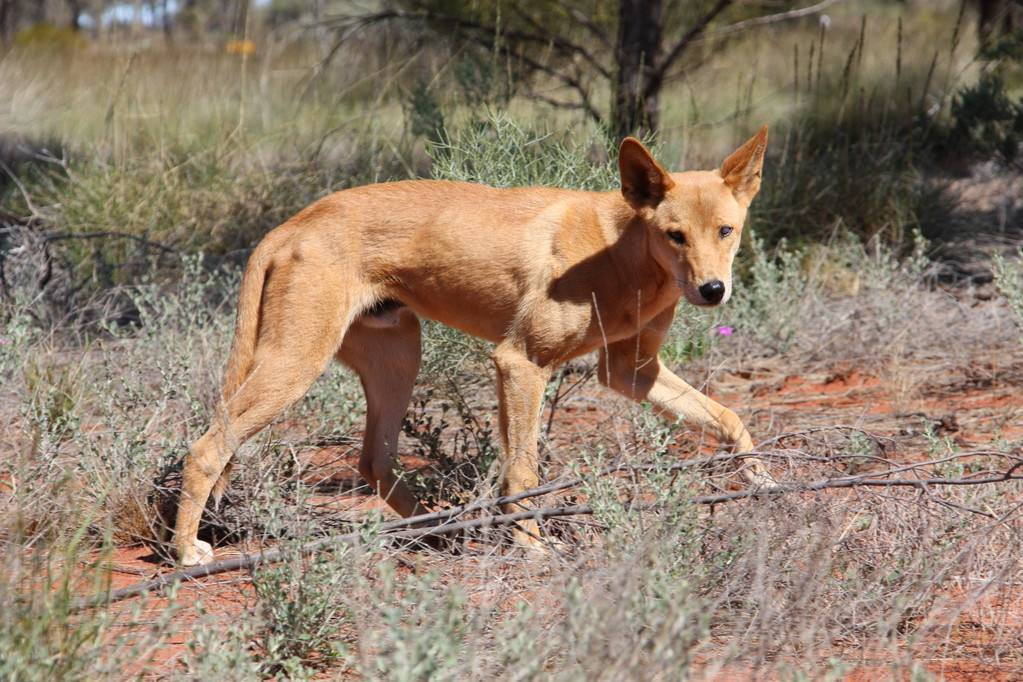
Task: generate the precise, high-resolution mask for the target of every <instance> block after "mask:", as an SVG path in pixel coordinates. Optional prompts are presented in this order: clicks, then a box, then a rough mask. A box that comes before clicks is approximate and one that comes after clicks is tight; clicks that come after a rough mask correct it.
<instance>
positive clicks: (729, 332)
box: [717, 324, 735, 336]
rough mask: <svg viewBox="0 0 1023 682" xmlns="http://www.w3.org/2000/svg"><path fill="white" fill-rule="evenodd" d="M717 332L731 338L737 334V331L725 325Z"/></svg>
mask: <svg viewBox="0 0 1023 682" xmlns="http://www.w3.org/2000/svg"><path fill="white" fill-rule="evenodd" d="M717 332H718V334H720V335H721V336H731V335H732V334H734V333H735V330H734V329H732V328H731V327H729V326H728V325H724V324H723V325H721V326H719V327H718V328H717Z"/></svg>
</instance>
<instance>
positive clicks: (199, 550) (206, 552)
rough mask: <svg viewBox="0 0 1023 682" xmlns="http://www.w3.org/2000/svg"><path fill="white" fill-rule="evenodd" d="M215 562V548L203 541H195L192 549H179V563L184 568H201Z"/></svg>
mask: <svg viewBox="0 0 1023 682" xmlns="http://www.w3.org/2000/svg"><path fill="white" fill-rule="evenodd" d="M212 561H213V546H212V545H211V544H210V543H208V542H204V541H202V540H193V541H192V546H191V547H186V548H179V549H178V563H179V564H181V565H182V566H199V565H202V564H208V563H211V562H212Z"/></svg>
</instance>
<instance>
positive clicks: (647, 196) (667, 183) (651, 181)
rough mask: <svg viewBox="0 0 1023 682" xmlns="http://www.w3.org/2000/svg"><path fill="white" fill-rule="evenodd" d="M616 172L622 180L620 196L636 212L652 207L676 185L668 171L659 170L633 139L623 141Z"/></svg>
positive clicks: (655, 162)
mask: <svg viewBox="0 0 1023 682" xmlns="http://www.w3.org/2000/svg"><path fill="white" fill-rule="evenodd" d="M618 171H619V172H620V173H621V177H622V196H623V197H625V201H627V202H628V203H629V205H630V206H632V207H633V208H634V209H636V210H639V209H641V208H654V207H655V206H657V204H659V203H661V201H662V200H663V199H664V195H665V194H667V192H668V190H670V189H671V188H672V187H674V186H675V181H674V180H672V179H671V175H669V174H668V171H666V170H664V169H663V168H661V164H659V163H657V161H655V160H654V157H653V156H651V155H650V152H649V151H647V148H646V147H644V146H643V143H642V142H640V141H639V140H637V139H636V138H634V137H627V138H625V139H624V140H622V146H621V147H620V148H619V150H618Z"/></svg>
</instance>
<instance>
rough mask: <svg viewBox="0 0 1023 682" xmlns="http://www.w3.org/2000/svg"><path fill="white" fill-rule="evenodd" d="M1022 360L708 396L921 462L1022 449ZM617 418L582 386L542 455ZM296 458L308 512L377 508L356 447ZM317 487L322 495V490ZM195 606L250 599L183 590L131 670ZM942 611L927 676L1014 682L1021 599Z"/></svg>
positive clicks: (235, 610)
mask: <svg viewBox="0 0 1023 682" xmlns="http://www.w3.org/2000/svg"><path fill="white" fill-rule="evenodd" d="M1021 355H1023V354H1017V355H1015V356H1012V355H1011V354H1009V355H1006V354H1004V353H991V354H990V356H985V355H984V354H983V353H978V354H977V356H976V358H975V361H974V362H973V363H971V365H970V366H968V367H965V368H962V369H960V370H958V371H952V372H949V371H948V369H947V367H943V368H942V371H940V372H937V371H934V368H933V367H931V366H929V365H928V361H927V359H926V358H925V359H921V360H918V361H915V362H914V363H912V364H910V365H908V366H906V367H903V368H901V369H900V371H899V372H898V373H897V374H898V375H897V376H893V375H888V376H879V375H876V374H869V373H866V372H864V371H862V370H860V369H857V368H855V367H853V366H847V365H835V366H832V367H828V368H827V369H826V370H823V371H817V372H815V373H812V374H789V373H786V372H785V371H784V370H782V369H781V368H780V367H778V366H774V365H773V364H771V363H770V362H766V361H765V362H763V363H761V364H760V365H759V366H754V367H746V368H744V369H742V370H741V371H734V372H730V371H727V369H726V370H722V371H719V372H717V373H716V374H715V377H714V380H713V381H712V382H710V384H709V386H707V390H708V392H709V393H710V394H711V395H712V396H714V397H716V398H718V399H719V400H721V401H722V402H724V403H725V404H728V405H730V406H733V407H737V408H738V410H737V411H739V412H740V413H741V414H742V416H743V417H744V418H745V419H746V420H747V423H748V424H749V426H750V429H751V431H752V432H753V433H754V434H757V435H758V436H759V437H761V438H764V437H768V436H771V435H775V434H778V433H781V432H789V431H794V430H798V429H806V428H813V427H815V426H822V425H833V424H846V425H854V426H858V427H862V428H865V429H868V430H870V431H871V432H874V433H877V434H880V435H884V436H890V437H891V438H892V439H894V450H895V451H893V452H887V453H886V454H887V455H888V456H891V457H897V458H899V459H908V460H912V459H914V458H925V457H926V440H925V438H924V436H923V426H924V424H925V422H929V423H931V424H932V425H933V427H934V429H935V432H936V433H937V434H939V435H942V436H949V437H951V438H953V439H954V440H955V442H956V443H957V444H959V445H960V446H962V447H963V448H979V447H982V446H984V445H987V444H991V443H993V442H995V441H996V440H999V439H1005V440H1016V441H1018V440H1021V439H1023V395H1021V393H1020V389H1019V387H1020V386H1021V385H1023V357H1021ZM618 409H626V408H625V407H624V406H622V405H620V404H619V403H618V402H617V401H616V400H615V399H609V398H608V397H607V394H606V393H604V392H603V391H602V389H600V387H599V386H596V384H595V382H592V381H591V382H589V383H587V384H586V385H585V387H584V388H583V389H582V390H580V391H576V392H574V393H573V394H572V395H571V396H570V398H569V399H566V400H565V401H564V402H563V404H562V405H561V406H560V407H559V410H558V413H557V414H556V415H555V419H554V420H553V426H552V429H551V431H550V437H549V440H548V442H547V450H548V452H549V453H557V452H561V451H562V450H567V449H568V448H567V447H566V448H562V446H567V445H569V444H571V443H572V442H573V441H575V440H576V439H577V438H580V437H582V435H584V434H585V435H587V437H590V436H592V434H593V433H594V431H599V430H601V429H604V430H607V426H606V425H607V424H608V423H609V414H608V413H609V412H613V411H615V410H618ZM545 420H546V415H545ZM545 423H546V421H545ZM612 423H613V420H612ZM682 449H686V448H684V447H683V448H682ZM301 458H302V460H303V461H304V462H305V464H306V466H307V468H306V470H305V473H304V475H305V477H306V480H307V481H308V482H310V483H318V484H320V486H319V488H320V489H321V490H323V491H324V492H323V494H321V495H320V496H319V497H317V498H316V499H315V501H316V502H319V503H322V504H325V505H329V507H330V508H331V509H336V510H337V511H338V513H339V514H345V515H349V516H357V515H358V514H359V513H361V512H365V511H367V510H369V509H382V508H384V507H383V505H382V504H381V502H380V501H379V500H378V499H377V498H376V497H374V496H371V495H368V494H366V493H365V492H364V491H360V490H359V488H358V486H359V485H360V480H359V477H358V473H357V471H356V468H355V467H356V462H357V459H358V449H357V447H355V446H354V445H352V446H338V447H330V448H310V449H308V450H306V451H304V452H303V453H301ZM555 459H556V458H555ZM403 463H404V464H405V466H406V467H409V468H416V467H422V466H424V465H425V464H426V462H424V461H422V460H417V459H416V458H413V457H405V458H404V461H403ZM327 482H329V483H330V484H331V485H323V484H325V483H327ZM243 549H248V550H251V548H241V547H235V546H220V547H218V548H217V552H218V557H219V558H224V557H228V556H231V555H232V554H233V553H237V552H238V551H241V550H243ZM420 560H421V558H417V559H416V561H420ZM466 560H469V559H467V558H465V557H458V556H450V557H445V556H433V557H431V558H430V559H429V561H431V562H459V561H466ZM168 570H170V568H169V567H167V566H165V565H162V564H160V563H159V559H158V558H157V557H155V556H154V555H153V554H152V553H151V552H150V551H149V550H147V549H145V548H141V547H124V548H121V549H119V550H118V551H117V552H116V553H115V555H114V556H113V559H112V573H111V582H112V586H113V587H114V588H117V587H123V586H126V585H129V584H132V583H135V582H137V581H139V580H141V579H143V578H144V577H149V576H152V575H155V574H158V573H162V572H166V571H168ZM199 599H201V601H202V604H203V605H204V608H205V610H206V611H207V612H209V613H212V614H216V615H217V616H218V617H219V620H220V621H221V622H222V623H223V626H224V627H225V628H230V627H231V625H232V619H235V618H236V617H237V616H238V615H239V614H241V613H243V612H244V611H245V607H246V605H247V604H251V602H252V600H253V594H252V590H251V586H250V585H249V583H248V581H247V579H246V576H245V575H244V574H242V573H227V574H222V575H218V576H215V577H210V578H206V579H204V580H202V581H199V582H195V583H190V584H187V585H184V586H182V588H181V589H180V591H179V593H178V597H177V607H178V608H179V613H178V615H177V616H176V618H177V622H178V625H179V626H180V627H179V628H178V630H177V632H176V634H175V636H174V637H173V639H172V640H171V641H170V642H169V643H168V644H167V645H166V646H163V647H162V648H160V649H159V650H157V651H155V652H154V653H153V655H152V657H151V659H150V660H147V661H140V663H139V671H140V672H141V671H144V673H145V674H146V675H147V676H149V675H152V676H156V677H159V676H161V675H163V674H166V673H167V672H169V671H171V670H173V669H174V668H175V667H176V666H177V665H178V659H179V657H180V656H181V655H182V654H183V653H184V652H185V651H187V643H188V642H189V641H190V640H191V638H192V636H193V627H194V626H195V623H196V622H197V619H198V612H197V609H196V602H197V600H199ZM167 605H168V600H167V599H166V598H165V597H152V598H150V599H149V600H148V602H147V605H146V610H145V613H146V614H149V615H151V616H152V617H155V616H156V615H157V614H158V613H159V612H161V611H162V610H163V609H165V608H166V607H167ZM131 608H132V604H131V603H130V602H125V603H121V604H118V605H116V606H115V607H114V609H115V610H116V611H118V612H122V613H127V612H128V610H130V609H131ZM947 610H948V621H947V628H945V635H944V636H945V638H946V640H945V642H946V643H947V644H948V646H947V647H946V648H947V650H949V651H954V652H956V655H957V656H958V657H956V658H948V659H945V658H936V659H934V660H928V661H923V662H922V663H923V664H924V665H925V666H926V668H927V669H928V670H929V671H930V672H931V673H933V674H934V675H936V676H937V677H938V678H939V679H946V680H974V679H986V680H990V681H992V682H993V681H995V680H1016V679H1023V658H1020V657H1017V658H1015V660H1009V661H1006V660H995V659H994V657H993V656H992V655H991V651H990V650H989V647H987V644H988V642H989V641H990V640H991V639H992V637H994V636H995V635H999V636H1002V637H1003V641H1004V633H1005V631H1006V630H1007V629H1008V630H1015V631H1017V632H1019V633H1021V634H1023V597H1021V595H1019V594H1004V593H1001V594H991V595H989V596H988V597H987V598H986V599H985V600H983V601H982V603H980V604H976V605H973V606H972V607H971V608H969V609H966V610H963V609H959V608H956V595H949V599H948V608H947ZM141 620H142V621H145V620H146V618H142V619H141ZM939 649H940V648H939ZM964 653H965V655H964ZM841 654H842V656H843V658H844V659H845V660H849V661H854V662H856V665H857V667H855V668H854V669H852V670H850V671H849V672H848V675H847V677H846V679H848V680H875V679H889V678H891V677H892V671H891V668H890V667H889V666H888V663H889V660H888V657H889V655H888V654H886V653H885V652H863V651H845V652H841ZM749 672H750V671H738V670H737V671H734V676H733V673H732V672H729V673H727V674H724V675H722V676H721V678H720V679H748V677H749Z"/></svg>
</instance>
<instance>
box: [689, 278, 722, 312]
mask: <svg viewBox="0 0 1023 682" xmlns="http://www.w3.org/2000/svg"><path fill="white" fill-rule="evenodd" d="M675 284H676V285H677V286H678V288H679V289H680V290H681V291H682V297H683V298H684V299H686V302H687V303H689V304H690V305H694V306H696V307H697V308H716V307H717V306H719V305H721V304H722V303H724V302H726V301H727V300H728V299H729V298H731V293H732V292H731V286H729V287H728V290H726V292H725V295H724V296H723V297H722V298H721V300H720V301H708V300H707V299H706V298H704V297H703V294H701V293H700V290H699V288H697V287H695V286H693V285H692V284H689V283H688V282H686V281H684V280H682V279H680V278H676V279H675Z"/></svg>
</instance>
